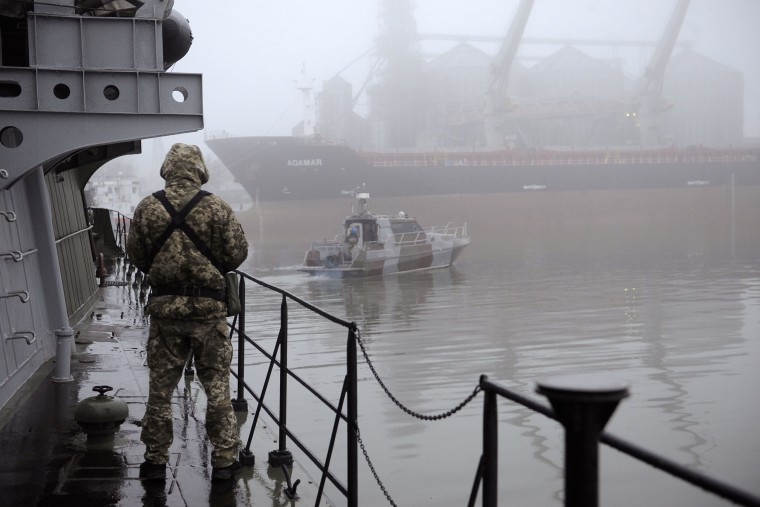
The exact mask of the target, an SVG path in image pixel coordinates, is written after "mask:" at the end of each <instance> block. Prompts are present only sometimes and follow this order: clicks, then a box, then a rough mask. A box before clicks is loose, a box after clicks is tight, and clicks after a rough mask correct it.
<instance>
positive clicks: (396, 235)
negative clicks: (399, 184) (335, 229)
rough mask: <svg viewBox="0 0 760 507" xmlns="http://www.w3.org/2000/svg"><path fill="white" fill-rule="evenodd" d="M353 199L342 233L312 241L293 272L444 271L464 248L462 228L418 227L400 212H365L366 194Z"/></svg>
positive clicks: (465, 235) (467, 239)
mask: <svg viewBox="0 0 760 507" xmlns="http://www.w3.org/2000/svg"><path fill="white" fill-rule="evenodd" d="M355 196H356V198H355V199H356V200H355V202H354V205H353V206H352V213H351V215H349V216H347V217H346V218H345V220H344V221H343V232H342V233H340V234H338V235H336V237H335V239H333V240H324V241H315V242H313V243H312V245H311V248H310V249H309V250H308V251H307V252H306V255H305V256H304V261H303V265H301V266H300V267H299V268H298V270H299V271H303V272H307V273H311V274H314V275H316V274H328V275H331V276H339V277H343V276H373V275H387V274H393V273H401V272H405V271H419V270H426V269H436V268H447V267H449V266H451V265H452V264H453V263H454V261H455V260H456V259H457V258H458V257H459V255H460V254H461V253H462V251H463V250H464V248H465V247H466V246H467V245H469V244H470V236H469V235H468V233H467V224H465V225H461V226H460V225H455V224H453V223H451V222H450V223H448V224H446V225H445V226H439V227H428V228H423V227H421V226H420V224H419V223H417V219H416V218H414V217H412V216H409V215H408V214H406V213H405V212H403V211H400V212H399V213H398V214H397V215H378V214H375V213H372V212H370V211H369V210H368V208H367V203H368V202H369V193H367V192H357V193H356V194H355Z"/></svg>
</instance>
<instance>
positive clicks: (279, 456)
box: [269, 294, 293, 468]
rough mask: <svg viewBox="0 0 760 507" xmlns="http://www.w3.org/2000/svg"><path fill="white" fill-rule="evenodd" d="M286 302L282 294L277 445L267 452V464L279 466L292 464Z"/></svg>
mask: <svg viewBox="0 0 760 507" xmlns="http://www.w3.org/2000/svg"><path fill="white" fill-rule="evenodd" d="M287 427H288V302H287V298H286V297H285V295H284V294H283V296H282V304H281V305H280V426H279V436H278V437H277V438H278V440H279V445H278V446H277V450H276V451H271V452H270V453H269V466H270V467H277V468H280V467H282V465H287V466H293V455H292V454H291V452H290V451H289V450H288V449H287V443H288V441H287V438H288V435H287V433H286V432H285V429H286V428H287Z"/></svg>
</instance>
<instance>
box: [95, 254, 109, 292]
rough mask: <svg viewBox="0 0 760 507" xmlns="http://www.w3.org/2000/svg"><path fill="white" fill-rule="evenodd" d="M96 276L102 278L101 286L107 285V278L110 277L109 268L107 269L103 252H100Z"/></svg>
mask: <svg viewBox="0 0 760 507" xmlns="http://www.w3.org/2000/svg"><path fill="white" fill-rule="evenodd" d="M95 276H96V277H97V278H100V284H99V287H105V286H106V278H108V270H107V269H106V261H105V259H104V258H103V254H102V253H99V254H98V269H97V270H96V271H95Z"/></svg>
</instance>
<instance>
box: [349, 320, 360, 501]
mask: <svg viewBox="0 0 760 507" xmlns="http://www.w3.org/2000/svg"><path fill="white" fill-rule="evenodd" d="M346 356H347V358H346V370H347V371H346V375H347V376H348V400H347V404H346V411H347V414H346V417H347V419H348V422H347V424H346V427H347V434H346V437H347V438H346V471H347V473H348V483H347V489H348V494H347V498H346V500H347V501H348V507H358V505H359V449H358V442H357V439H358V436H357V428H358V427H359V424H358V416H359V407H358V394H357V374H356V332H355V326H354V325H353V323H352V327H350V328H349V330H348V344H347V346H346Z"/></svg>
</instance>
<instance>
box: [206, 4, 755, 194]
mask: <svg viewBox="0 0 760 507" xmlns="http://www.w3.org/2000/svg"><path fill="white" fill-rule="evenodd" d="M383 6H384V8H383V9H382V10H381V12H382V13H383V16H384V20H383V21H384V22H383V23H382V26H381V31H380V33H379V35H378V37H377V44H376V46H377V48H378V49H376V51H375V52H374V54H376V55H377V60H378V61H377V65H376V67H378V68H380V69H381V71H380V72H379V73H378V74H379V75H378V76H377V77H376V78H375V79H373V80H370V82H371V83H372V84H371V85H369V86H367V87H366V89H367V100H366V102H367V103H368V105H369V111H368V114H367V115H366V117H364V116H360V115H358V114H356V113H355V112H354V111H353V105H354V104H356V102H357V95H358V94H354V93H353V89H352V87H351V85H350V84H349V83H348V82H347V81H346V80H344V79H343V78H342V77H340V76H335V77H333V78H332V79H330V80H328V81H327V82H325V83H324V86H323V89H322V91H321V93H319V94H318V95H317V96H316V97H312V95H311V94H312V90H311V88H310V85H309V84H308V83H309V82H310V81H309V80H308V79H304V80H303V83H307V84H303V85H299V86H298V87H297V88H298V90H300V92H301V93H302V94H303V95H304V97H303V98H304V104H305V107H304V117H303V120H302V121H301V122H300V123H299V124H298V125H296V126H295V127H294V129H293V135H291V136H280V137H274V136H247V137H235V136H231V135H229V134H227V133H224V132H217V133H208V132H207V133H206V139H205V142H206V144H207V145H208V147H209V148H210V149H211V150H212V151H213V153H214V154H215V155H216V156H217V157H218V158H219V159H220V161H221V162H222V163H223V164H224V165H225V166H226V167H227V168H228V169H229V171H230V172H231V173H232V175H233V176H234V177H235V178H236V180H237V181H238V182H239V183H240V184H241V185H242V186H243V187H244V188H245V189H246V190H247V191H248V193H249V194H250V196H251V198H252V199H254V200H258V201H277V200H306V199H326V198H339V197H342V196H345V195H346V194H348V193H350V192H351V191H352V190H353V189H355V188H357V186H362V185H365V186H366V188H368V189H369V191H370V192H372V195H373V197H400V196H413V195H445V194H462V193H484V192H488V193H497V192H553V191H585V190H611V189H616V190H621V189H622V190H625V189H666V188H681V187H683V188H687V187H723V186H726V185H731V184H733V185H738V186H745V185H758V184H759V183H760V162H759V159H760V156H759V155H760V144H759V143H758V142H757V141H752V140H750V139H747V138H745V136H744V125H743V121H744V98H743V97H744V94H743V90H744V76H743V74H742V73H741V72H739V71H737V70H734V69H732V68H729V67H728V66H726V65H723V64H722V63H719V62H716V61H713V60H711V59H709V58H707V57H706V56H704V55H702V54H699V53H697V52H695V51H693V50H692V49H691V48H689V47H688V45H681V46H679V42H678V34H679V31H680V28H681V25H682V23H683V22H684V19H685V18H686V14H687V10H688V7H689V1H688V0H679V2H677V3H676V5H675V7H674V9H673V12H672V14H671V16H670V18H669V20H668V21H667V24H666V26H665V27H664V29H663V31H662V36H661V37H660V38H659V39H658V40H657V41H654V42H651V43H645V42H642V43H641V44H642V45H646V44H650V45H652V46H654V50H653V51H652V52H651V57H650V58H649V61H648V62H647V65H646V67H645V69H644V70H642V71H641V75H640V76H639V77H638V78H631V77H629V75H628V74H627V73H626V72H625V71H624V70H623V68H622V67H621V66H620V65H616V64H611V63H610V62H608V61H606V60H602V59H599V58H594V57H592V56H590V55H589V54H587V53H585V52H583V51H581V50H580V49H578V48H577V47H575V46H572V45H569V43H568V44H565V45H563V46H562V47H561V49H559V50H557V51H556V52H555V53H553V54H550V55H549V56H547V57H545V58H543V59H541V60H540V61H538V63H536V64H534V65H532V66H530V67H526V66H524V65H523V64H522V61H521V60H520V59H519V58H518V57H517V55H518V48H520V47H521V46H522V45H524V44H530V43H531V40H530V39H527V38H525V37H524V36H523V33H524V30H525V27H526V25H527V24H528V21H529V19H530V15H531V9H532V6H533V1H532V0H522V1H521V3H520V4H519V6H518V8H517V11H516V13H515V15H514V18H513V19H512V21H511V24H510V26H509V29H508V30H507V33H506V35H505V36H504V37H503V38H500V48H499V50H498V52H497V53H496V55H494V56H492V55H489V54H487V53H485V52H484V51H481V50H480V49H478V48H477V47H475V46H474V45H473V44H470V43H468V42H467V41H466V39H465V40H462V41H460V43H458V44H457V45H455V46H454V47H452V48H450V49H448V50H447V51H445V52H443V53H442V54H439V55H436V56H434V57H425V58H423V56H422V52H421V50H420V48H419V44H418V42H419V40H420V39H421V38H423V36H422V35H421V34H419V33H417V32H416V29H415V24H414V20H413V16H412V13H411V7H410V5H409V2H404V1H399V2H384V3H383ZM391 41H393V42H394V43H393V44H391V43H390V42H391ZM619 42H620V43H621V44H622V43H623V42H625V43H626V44H629V45H630V44H631V42H630V41H619ZM555 43H556V41H555ZM573 43H579V44H585V43H588V44H593V43H594V41H587V42H584V41H573ZM596 43H597V44H601V45H614V44H615V41H596ZM683 46H685V47H683ZM640 49H643V48H640ZM362 89H363V90H364V89H365V87H363V88H362ZM360 93H361V92H360Z"/></svg>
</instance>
